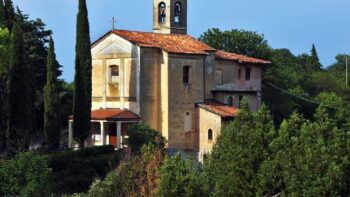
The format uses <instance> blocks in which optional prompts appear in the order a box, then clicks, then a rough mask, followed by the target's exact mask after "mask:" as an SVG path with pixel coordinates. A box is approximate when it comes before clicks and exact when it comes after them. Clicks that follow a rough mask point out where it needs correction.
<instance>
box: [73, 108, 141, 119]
mask: <svg viewBox="0 0 350 197" xmlns="http://www.w3.org/2000/svg"><path fill="white" fill-rule="evenodd" d="M69 118H70V119H72V118H73V116H70V117H69ZM91 120H100V121H103V120H105V121H140V120H141V117H140V116H139V115H137V114H135V113H134V112H132V111H129V110H126V109H118V108H113V109H98V110H94V111H91Z"/></svg>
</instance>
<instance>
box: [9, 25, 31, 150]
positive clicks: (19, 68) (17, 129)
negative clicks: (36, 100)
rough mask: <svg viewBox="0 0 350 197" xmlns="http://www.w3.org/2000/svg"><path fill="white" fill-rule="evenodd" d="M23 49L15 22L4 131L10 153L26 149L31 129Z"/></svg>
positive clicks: (20, 33) (28, 73)
mask: <svg viewBox="0 0 350 197" xmlns="http://www.w3.org/2000/svg"><path fill="white" fill-rule="evenodd" d="M25 56H26V55H25V51H24V40H23V33H22V30H21V28H20V26H19V24H17V23H15V24H14V28H13V33H12V45H11V53H10V59H11V60H10V72H9V86H8V87H9V97H8V99H9V101H8V103H9V106H8V108H9V111H8V125H7V132H6V142H7V150H8V152H9V153H10V154H13V153H16V152H18V151H23V150H26V149H27V148H28V146H29V134H30V133H31V130H32V125H31V123H32V118H31V116H32V114H31V113H32V103H31V101H32V99H31V97H32V95H31V88H30V87H29V85H28V84H30V83H29V81H28V79H30V76H29V75H30V73H31V72H30V69H29V66H28V65H27V61H26V59H27V58H26V57H25Z"/></svg>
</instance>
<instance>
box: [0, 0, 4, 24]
mask: <svg viewBox="0 0 350 197" xmlns="http://www.w3.org/2000/svg"><path fill="white" fill-rule="evenodd" d="M4 14H5V7H4V1H3V0H0V28H1V27H3V26H5V15H4Z"/></svg>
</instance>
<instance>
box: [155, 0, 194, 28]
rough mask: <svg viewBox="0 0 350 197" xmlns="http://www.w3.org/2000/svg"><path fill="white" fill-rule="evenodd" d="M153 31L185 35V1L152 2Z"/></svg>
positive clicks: (165, 0) (161, 0)
mask: <svg viewBox="0 0 350 197" xmlns="http://www.w3.org/2000/svg"><path fill="white" fill-rule="evenodd" d="M153 31H154V32H155V33H164V34H187V0H153Z"/></svg>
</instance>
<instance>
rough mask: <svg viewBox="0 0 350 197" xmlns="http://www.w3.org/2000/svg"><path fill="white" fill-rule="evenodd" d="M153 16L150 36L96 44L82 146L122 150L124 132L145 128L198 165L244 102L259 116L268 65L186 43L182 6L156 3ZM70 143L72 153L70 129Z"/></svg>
mask: <svg viewBox="0 0 350 197" xmlns="http://www.w3.org/2000/svg"><path fill="white" fill-rule="evenodd" d="M153 13H154V19H153V23H154V26H153V29H154V31H153V32H140V31H128V30H112V31H110V32H107V33H106V34H105V35H104V36H102V37H101V38H100V39H98V40H97V41H96V42H94V43H93V45H92V48H91V52H92V57H93V61H92V65H93V70H92V114H91V116H92V131H91V136H90V137H89V139H88V140H87V145H104V144H112V145H114V146H115V147H116V148H123V146H124V142H125V138H127V132H126V131H127V127H128V125H130V124H133V123H135V122H143V123H146V124H149V125H150V126H151V127H152V128H154V129H156V130H157V131H159V132H160V133H161V134H162V135H163V136H164V137H165V138H166V139H167V141H168V147H169V149H172V150H183V151H186V152H193V153H199V154H198V156H199V159H200V160H201V159H202V158H203V155H204V154H205V153H207V152H209V151H211V148H212V145H213V144H214V143H215V139H216V137H217V136H218V135H219V134H220V130H221V127H222V126H223V124H225V122H227V121H230V120H232V119H233V118H234V117H235V115H236V114H237V112H238V108H239V101H240V100H241V99H242V98H243V97H247V98H248V100H249V106H250V109H251V110H252V111H257V110H258V108H259V107H260V103H261V101H260V100H261V75H262V67H264V66H265V65H267V64H269V63H270V62H269V61H265V60H261V59H255V58H251V57H247V56H243V55H238V54H234V53H228V52H224V51H219V50H216V49H214V48H211V47H210V46H208V45H206V44H204V43H201V42H200V41H198V40H196V39H195V38H193V37H191V36H189V35H187V0H154V6H153ZM70 125H71V124H70ZM69 136H70V137H69V145H70V146H71V145H72V143H73V137H72V136H73V133H72V128H71V126H70V132H69Z"/></svg>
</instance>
